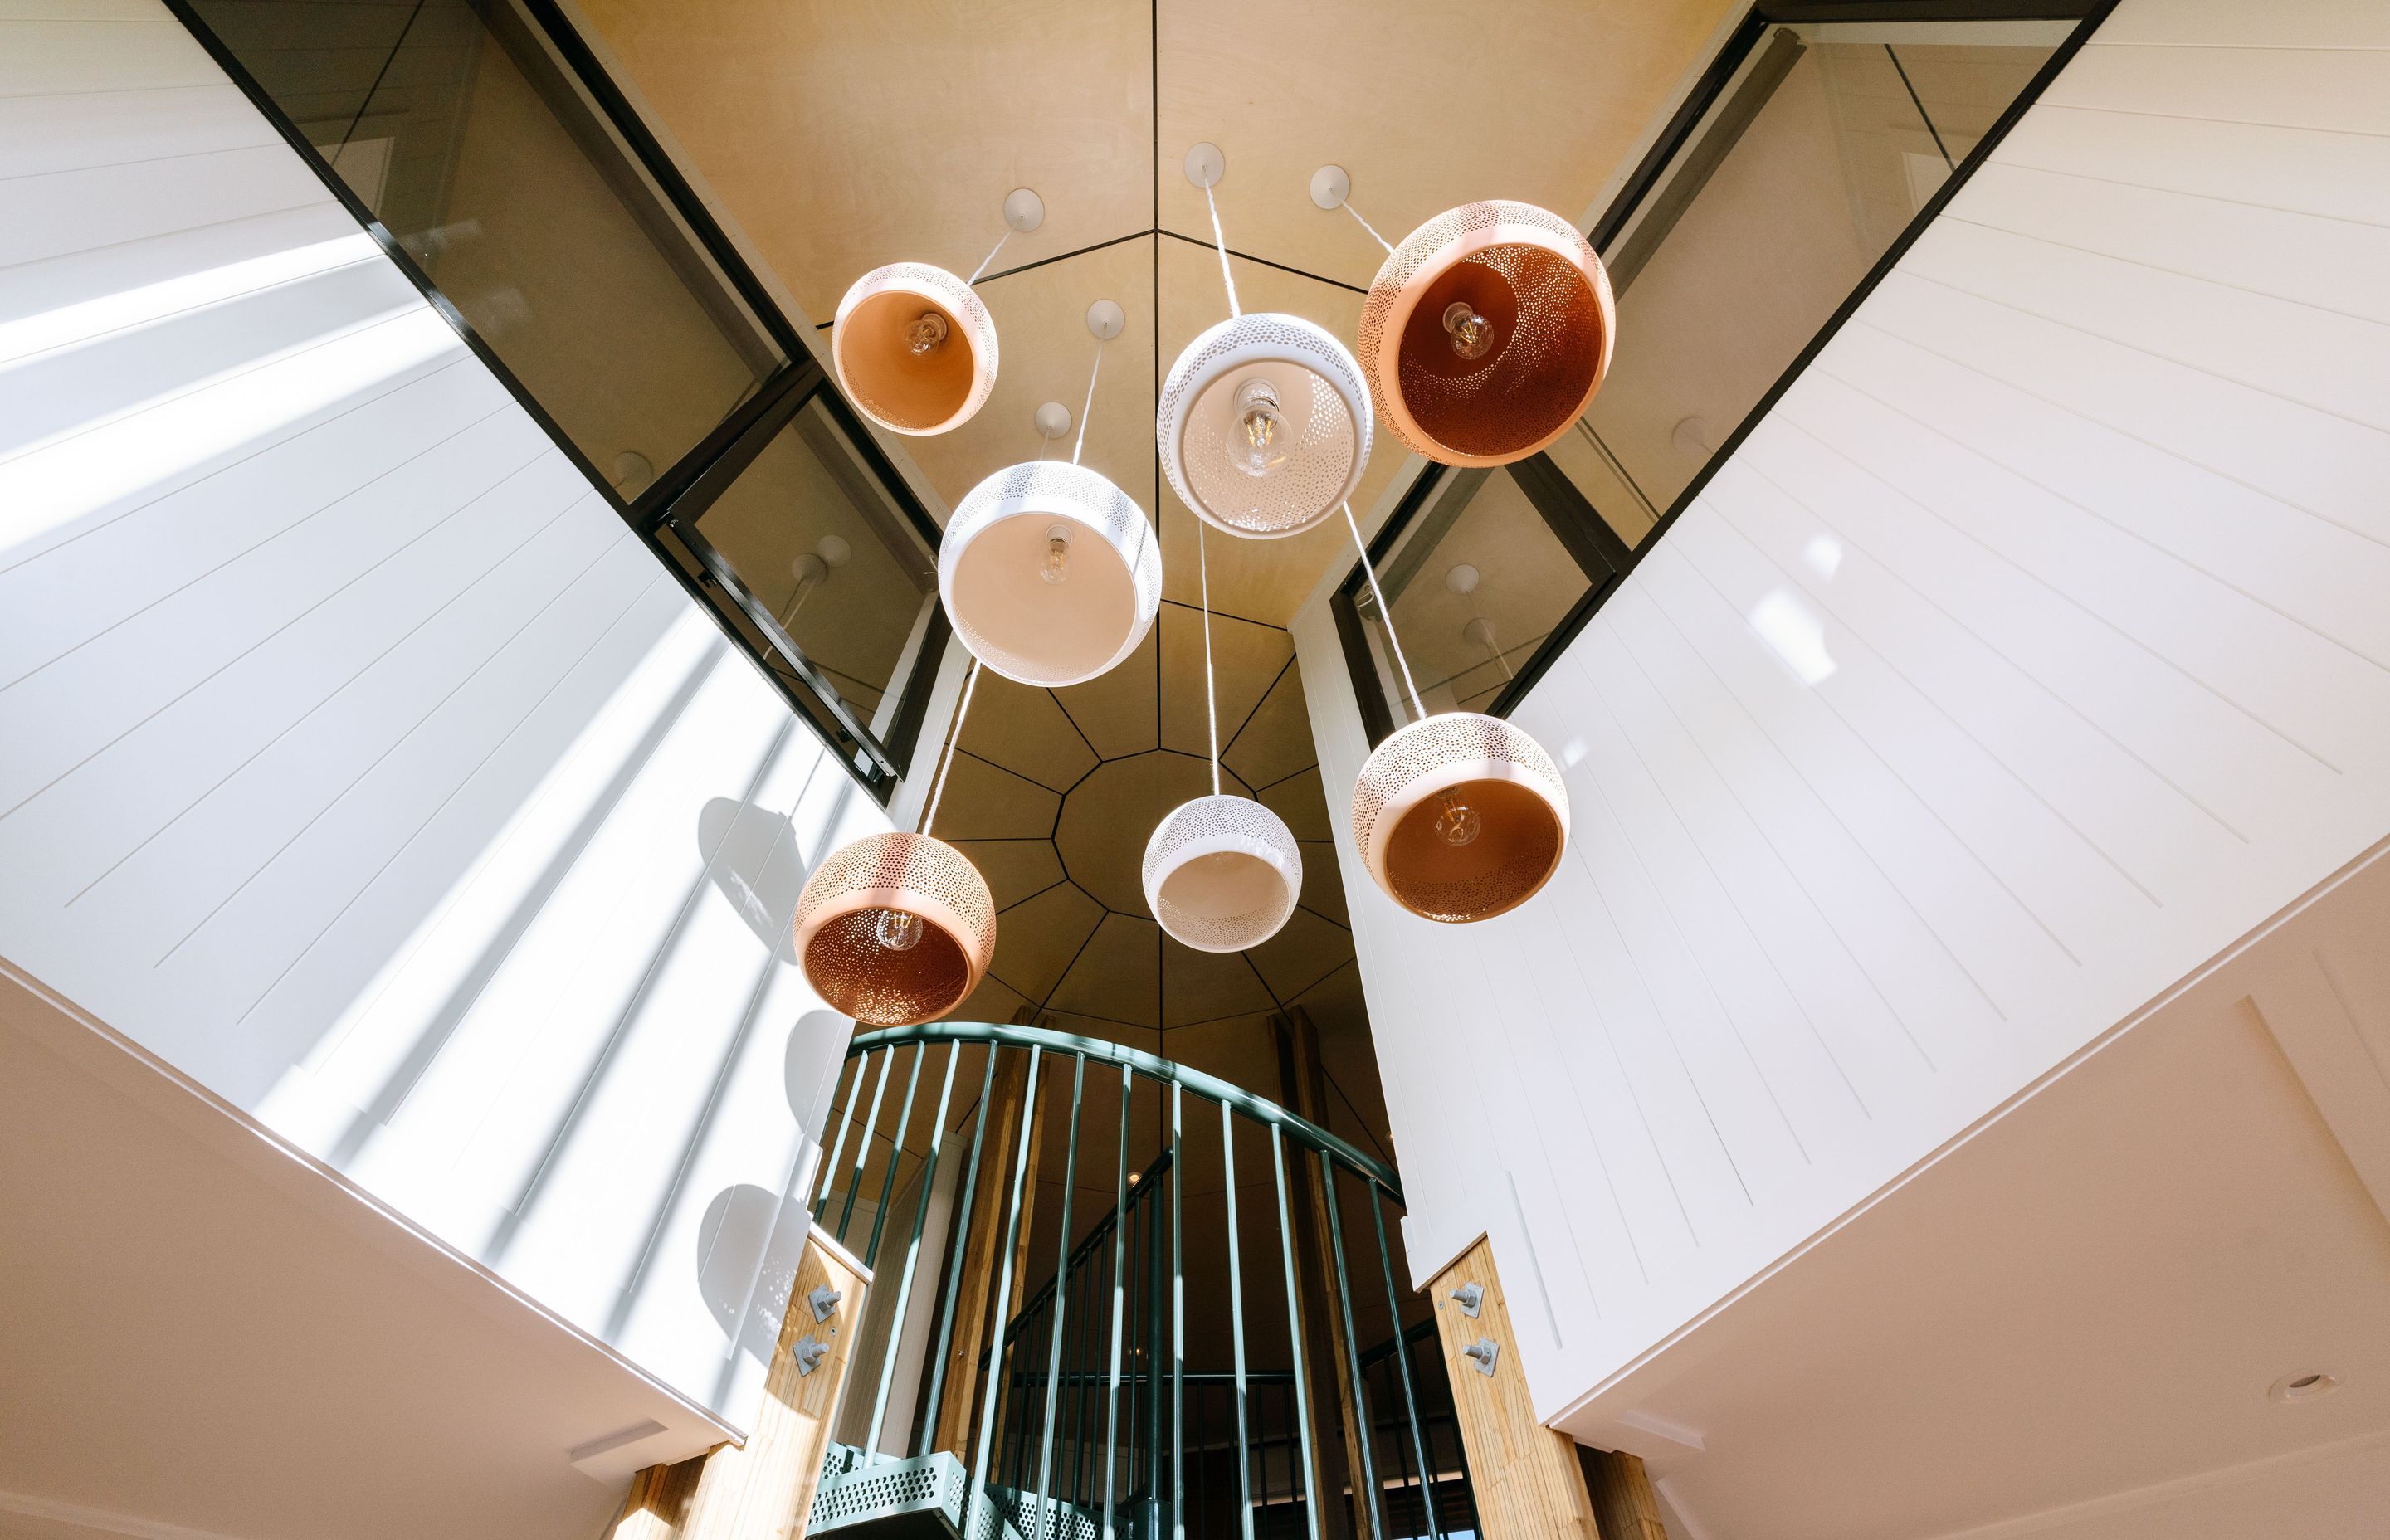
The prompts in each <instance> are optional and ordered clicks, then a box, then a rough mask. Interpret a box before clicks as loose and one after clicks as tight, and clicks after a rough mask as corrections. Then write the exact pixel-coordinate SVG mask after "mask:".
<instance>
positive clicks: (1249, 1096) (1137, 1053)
mask: <svg viewBox="0 0 2390 1540" xmlns="http://www.w3.org/2000/svg"><path fill="white" fill-rule="evenodd" d="M908 1043H925V1044H926V1043H984V1044H990V1045H1001V1046H1011V1047H1018V1048H1044V1049H1046V1050H1047V1052H1049V1053H1067V1054H1081V1055H1085V1056H1086V1058H1088V1059H1098V1060H1100V1061H1102V1062H1104V1063H1108V1064H1124V1065H1126V1066H1127V1067H1128V1068H1130V1069H1131V1070H1134V1071H1136V1072H1137V1073H1138V1074H1141V1075H1145V1076H1147V1077H1148V1078H1150V1079H1153V1080H1159V1081H1163V1082H1165V1083H1167V1084H1173V1085H1178V1086H1183V1087H1185V1088H1186V1089H1187V1090H1189V1091H1192V1092H1194V1093H1195V1094H1196V1095H1197V1096H1199V1097H1203V1098H1204V1099H1205V1100H1206V1101H1212V1102H1217V1103H1219V1104H1220V1105H1222V1106H1225V1107H1227V1108H1228V1109H1230V1110H1233V1111H1237V1112H1241V1113H1243V1114H1244V1115H1245V1116H1246V1117H1249V1118H1252V1119H1253V1120H1254V1121H1256V1122H1259V1123H1269V1124H1273V1125H1275V1126H1276V1127H1279V1128H1282V1129H1284V1130H1285V1131H1286V1132H1287V1133H1288V1134H1290V1135H1292V1136H1294V1138H1295V1140H1296V1142H1297V1143H1299V1144H1303V1145H1305V1146H1307V1147H1308V1148H1310V1149H1315V1150H1324V1151H1326V1152H1327V1153H1328V1154H1330V1155H1332V1156H1334V1157H1335V1158H1336V1159H1337V1160H1339V1161H1343V1163H1344V1164H1345V1165H1347V1166H1349V1167H1350V1168H1352V1170H1353V1171H1354V1172H1356V1174H1359V1175H1361V1176H1364V1177H1367V1178H1368V1180H1369V1181H1371V1182H1373V1183H1375V1184H1376V1185H1377V1187H1379V1189H1380V1190H1381V1191H1382V1192H1384V1193H1385V1195H1386V1196H1387V1197H1389V1198H1391V1199H1393V1200H1394V1201H1395V1202H1396V1203H1402V1201H1403V1184H1402V1178H1401V1177H1399V1176H1397V1175H1395V1174H1394V1168H1393V1167H1392V1166H1389V1165H1387V1164H1386V1163H1385V1162H1384V1161H1381V1160H1379V1159H1377V1158H1376V1157H1375V1156H1372V1155H1369V1154H1367V1153H1365V1152H1363V1151H1362V1150H1360V1149H1357V1148H1356V1147H1355V1146H1354V1145H1353V1144H1352V1143H1351V1142H1349V1141H1348V1140H1345V1139H1343V1138H1340V1137H1338V1136H1336V1135H1334V1134H1330V1132H1329V1131H1328V1130H1326V1129H1325V1128H1322V1127H1320V1126H1319V1125H1318V1124H1317V1123H1313V1122H1312V1121H1311V1120H1310V1119H1309V1118H1306V1117H1304V1115H1303V1114H1301V1113H1300V1112H1291V1111H1289V1110H1286V1109H1285V1108H1283V1107H1280V1106H1279V1104H1278V1103H1276V1102H1274V1101H1265V1100H1263V1099H1262V1098H1261V1097H1257V1096H1255V1095H1253V1093H1252V1092H1251V1091H1248V1090H1245V1089H1244V1088H1242V1087H1241V1086H1237V1085H1231V1084H1228V1083H1227V1081H1225V1080H1222V1079H1221V1078H1220V1077H1219V1076H1217V1075H1211V1074H1205V1073H1204V1072H1202V1071H1201V1070H1197V1069H1191V1068H1189V1066H1187V1065H1184V1064H1179V1063H1176V1062H1174V1061H1172V1060H1170V1059H1160V1058H1157V1057H1155V1056H1154V1055H1152V1054H1150V1053H1146V1052H1143V1051H1142V1050H1140V1049H1137V1048H1130V1047H1124V1046H1122V1045H1120V1044H1118V1043H1107V1042H1105V1041H1104V1040H1103V1039H1102V1038H1100V1037H1081V1036H1079V1035H1078V1034H1077V1033H1067V1032H1055V1031H1054V1030H1052V1029H1051V1028H1048V1027H1015V1026H997V1025H996V1024H994V1023H993V1022H988V1021H932V1022H930V1023H929V1024H928V1025H926V1026H919V1027H882V1028H880V1029H879V1030H878V1031H875V1032H866V1033H856V1034H855V1037H854V1041H853V1042H852V1043H850V1044H848V1045H847V1049H846V1057H847V1058H849V1059H854V1058H855V1057H857V1056H859V1055H862V1054H867V1053H870V1052H872V1051H873V1050H875V1049H879V1048H893V1047H902V1046H905V1045H906V1044H908ZM1406 1206H1407V1205H1406Z"/></svg>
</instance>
